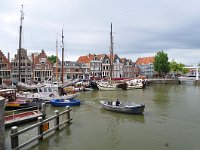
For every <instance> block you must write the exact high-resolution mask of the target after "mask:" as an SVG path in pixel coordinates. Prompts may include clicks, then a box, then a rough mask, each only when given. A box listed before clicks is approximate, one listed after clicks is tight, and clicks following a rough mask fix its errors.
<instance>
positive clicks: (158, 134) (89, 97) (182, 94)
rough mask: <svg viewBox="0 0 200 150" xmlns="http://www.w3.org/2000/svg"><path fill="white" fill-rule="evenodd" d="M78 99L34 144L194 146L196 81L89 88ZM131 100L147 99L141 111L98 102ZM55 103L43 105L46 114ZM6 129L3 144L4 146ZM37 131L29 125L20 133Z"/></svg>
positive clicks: (54, 149)
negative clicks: (67, 116) (63, 120)
mask: <svg viewBox="0 0 200 150" xmlns="http://www.w3.org/2000/svg"><path fill="white" fill-rule="evenodd" d="M79 98H80V99H81V100H82V105H81V106H78V107H72V109H73V110H72V113H71V114H72V117H73V121H72V124H71V125H70V126H67V127H66V126H65V127H64V128H62V129H61V130H60V131H59V132H57V133H56V134H54V135H50V136H48V137H46V138H45V139H44V140H43V142H41V143H39V144H36V145H33V146H30V147H28V148H26V149H33V150H43V149H44V150H45V149H48V150H65V149H66V150H67V149H68V150H125V149H139V150H199V149H200V86H194V85H192V84H181V85H150V86H147V87H146V89H144V90H141V89H137V90H128V91H122V90H119V91H98V90H97V91H88V92H82V93H80V95H79ZM117 98H119V99H120V100H121V101H134V102H136V103H144V104H145V105H146V108H145V112H144V115H129V114H120V113H115V112H110V111H107V110H104V109H102V108H101V105H100V103H99V101H100V100H116V99H117ZM56 109H58V110H59V111H63V110H64V109H65V108H57V107H51V106H50V105H49V106H48V107H47V110H46V111H47V113H48V115H54V111H55V110H56ZM9 133H10V131H9V130H6V137H7V138H6V148H7V149H10V146H9V142H10V139H9ZM35 134H37V131H32V132H31V133H29V134H26V135H25V136H22V138H21V139H22V140H26V139H27V137H31V136H34V135H35Z"/></svg>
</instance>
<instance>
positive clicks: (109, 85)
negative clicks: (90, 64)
mask: <svg viewBox="0 0 200 150" xmlns="http://www.w3.org/2000/svg"><path fill="white" fill-rule="evenodd" d="M112 76H113V35H112V23H111V31H110V79H109V80H108V82H104V81H100V82H98V83H97V87H98V88H99V90H103V91H115V90H117V89H118V87H117V84H116V83H113V82H112Z"/></svg>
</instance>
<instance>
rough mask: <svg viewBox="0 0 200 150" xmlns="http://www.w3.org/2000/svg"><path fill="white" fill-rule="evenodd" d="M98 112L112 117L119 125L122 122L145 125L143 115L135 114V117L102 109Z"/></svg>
mask: <svg viewBox="0 0 200 150" xmlns="http://www.w3.org/2000/svg"><path fill="white" fill-rule="evenodd" d="M99 110H100V112H101V113H102V114H104V115H109V116H112V117H113V118H115V119H116V120H118V121H119V122H120V123H123V122H134V123H135V122H138V123H145V117H144V114H137V115H134V114H123V113H117V112H112V111H108V110H105V109H103V108H100V109H99Z"/></svg>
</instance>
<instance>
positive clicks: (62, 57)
mask: <svg viewBox="0 0 200 150" xmlns="http://www.w3.org/2000/svg"><path fill="white" fill-rule="evenodd" d="M63 39H64V35H63V29H62V83H64V42H63Z"/></svg>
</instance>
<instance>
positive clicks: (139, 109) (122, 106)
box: [100, 101, 145, 114]
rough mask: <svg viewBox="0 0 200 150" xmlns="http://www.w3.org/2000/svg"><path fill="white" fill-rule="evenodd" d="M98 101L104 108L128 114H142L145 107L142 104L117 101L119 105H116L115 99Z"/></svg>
mask: <svg viewBox="0 0 200 150" xmlns="http://www.w3.org/2000/svg"><path fill="white" fill-rule="evenodd" d="M100 103H101V105H102V108H104V109H106V110H109V111H114V112H120V113H128V114H143V112H144V108H145V105H144V104H135V103H119V105H117V103H116V101H114V102H109V101H100Z"/></svg>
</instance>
